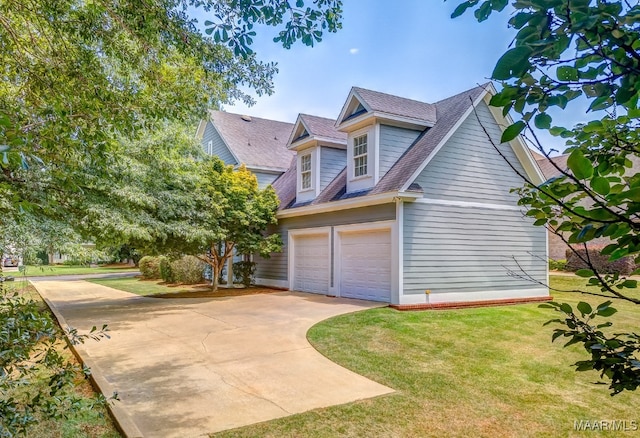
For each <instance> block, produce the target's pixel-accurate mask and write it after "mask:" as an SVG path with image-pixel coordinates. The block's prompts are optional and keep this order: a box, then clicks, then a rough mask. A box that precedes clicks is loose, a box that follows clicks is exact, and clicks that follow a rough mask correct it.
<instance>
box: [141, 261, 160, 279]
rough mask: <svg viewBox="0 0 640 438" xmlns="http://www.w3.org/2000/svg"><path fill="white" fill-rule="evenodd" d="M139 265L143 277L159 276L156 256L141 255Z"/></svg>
mask: <svg viewBox="0 0 640 438" xmlns="http://www.w3.org/2000/svg"><path fill="white" fill-rule="evenodd" d="M139 267H140V273H141V274H142V277H143V278H146V279H149V280H152V279H158V278H160V263H159V261H158V257H150V256H145V257H142V258H141V259H140V264H139Z"/></svg>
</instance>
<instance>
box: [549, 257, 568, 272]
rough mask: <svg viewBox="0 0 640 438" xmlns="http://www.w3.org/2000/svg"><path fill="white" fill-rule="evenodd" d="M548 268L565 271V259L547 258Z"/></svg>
mask: <svg viewBox="0 0 640 438" xmlns="http://www.w3.org/2000/svg"><path fill="white" fill-rule="evenodd" d="M549 270H550V271H566V270H567V261H566V260H553V259H549Z"/></svg>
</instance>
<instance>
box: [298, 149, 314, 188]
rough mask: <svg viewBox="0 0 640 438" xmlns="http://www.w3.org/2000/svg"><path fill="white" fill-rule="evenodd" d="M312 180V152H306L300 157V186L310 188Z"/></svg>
mask: <svg viewBox="0 0 640 438" xmlns="http://www.w3.org/2000/svg"><path fill="white" fill-rule="evenodd" d="M311 181H312V179H311V154H306V155H303V156H302V157H300V186H301V187H300V188H301V189H302V190H308V189H310V188H311Z"/></svg>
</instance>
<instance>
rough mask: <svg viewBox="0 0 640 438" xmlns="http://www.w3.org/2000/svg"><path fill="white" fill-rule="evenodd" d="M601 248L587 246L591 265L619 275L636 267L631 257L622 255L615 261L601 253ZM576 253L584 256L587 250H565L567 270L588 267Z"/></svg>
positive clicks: (627, 272)
mask: <svg viewBox="0 0 640 438" xmlns="http://www.w3.org/2000/svg"><path fill="white" fill-rule="evenodd" d="M601 250H602V248H589V250H588V251H589V259H590V260H591V264H592V265H593V267H594V268H595V269H596V270H597V271H598V272H601V273H604V274H614V273H618V274H621V275H629V274H631V273H632V272H633V271H634V270H635V269H636V263H635V261H634V258H633V257H624V258H622V259H619V260H616V261H615V262H610V261H609V256H608V255H601V254H600V251H601ZM574 251H575V252H576V253H578V254H579V255H580V257H582V258H585V259H586V256H587V250H585V249H584V248H579V249H575V250H571V249H568V250H567V270H569V271H577V270H578V269H590V268H589V266H587V264H586V263H584V262H583V261H582V260H581V259H580V257H578V256H577V255H576V254H575V253H574Z"/></svg>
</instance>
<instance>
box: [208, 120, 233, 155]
mask: <svg viewBox="0 0 640 438" xmlns="http://www.w3.org/2000/svg"><path fill="white" fill-rule="evenodd" d="M209 141H213V155H214V156H218V157H220V159H221V160H222V161H224V163H225V164H234V165H235V164H238V162H237V161H236V160H235V158H233V155H232V154H231V151H229V148H228V147H227V145H226V144H224V141H223V140H222V137H221V136H220V134H219V133H218V131H217V130H216V128H215V127H214V126H213V123H211V122H207V126H206V127H205V128H204V134H203V135H202V148H203V149H204V151H205V152H207V144H208V143H209Z"/></svg>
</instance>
